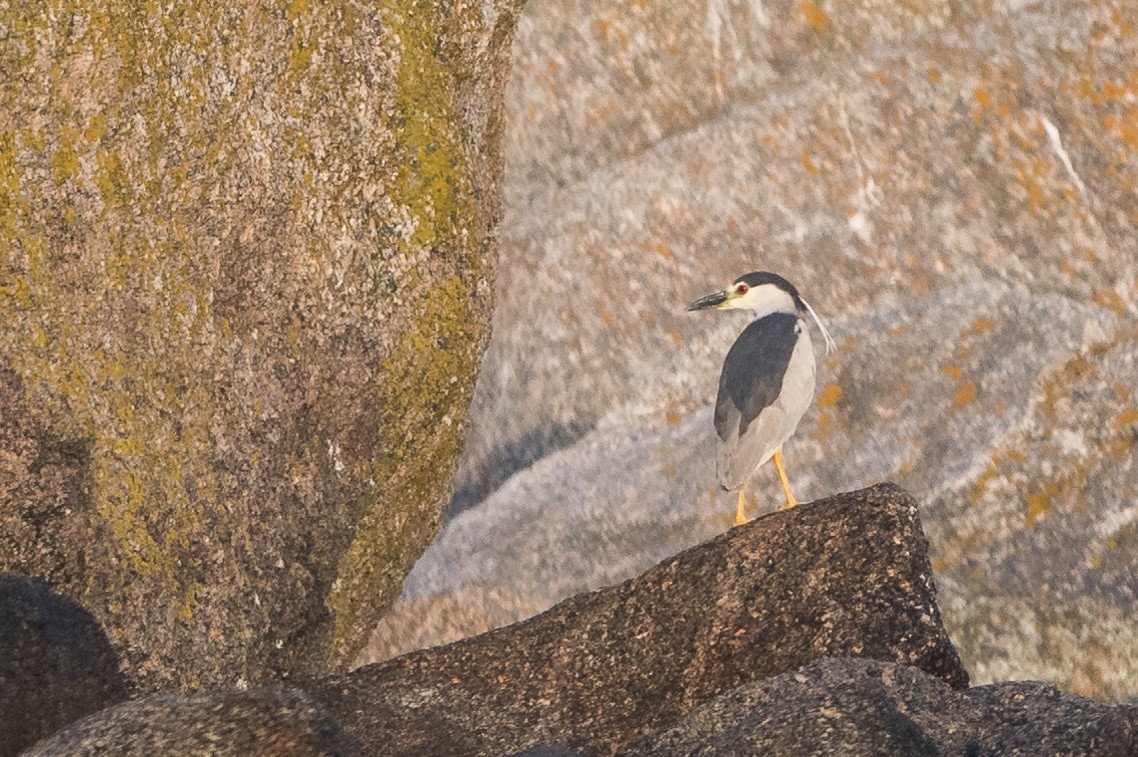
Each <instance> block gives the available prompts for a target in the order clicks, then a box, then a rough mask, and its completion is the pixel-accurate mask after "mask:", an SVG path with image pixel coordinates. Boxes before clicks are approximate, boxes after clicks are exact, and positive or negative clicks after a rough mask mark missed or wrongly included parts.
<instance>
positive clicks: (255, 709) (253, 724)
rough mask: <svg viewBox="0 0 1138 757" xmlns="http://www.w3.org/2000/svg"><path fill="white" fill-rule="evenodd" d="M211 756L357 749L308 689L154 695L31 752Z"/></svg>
mask: <svg viewBox="0 0 1138 757" xmlns="http://www.w3.org/2000/svg"><path fill="white" fill-rule="evenodd" d="M61 754H66V755H73V756H74V757H84V756H86V755H90V756H91V757H95V756H96V755H99V756H100V757H103V756H105V757H127V755H159V754H167V755H203V756H204V755H210V757H278V756H279V757H317V756H319V757H340V756H341V755H342V756H343V757H350V756H351V755H355V754H358V752H357V751H355V749H353V748H352V746H351V744H350V743H349V742H348V741H346V740H345V739H344V737H343V735H342V734H341V733H340V732H339V731H338V729H337V728H336V726H335V724H334V723H333V722H332V721H331V720H329V719H328V717H327V715H326V714H325V713H324V712H323V711H322V710H321V709H320V707H319V706H318V705H316V704H315V703H314V702H313V701H312V699H311V698H309V697H308V696H307V695H306V694H304V693H303V692H301V691H299V690H297V689H292V688H283V687H276V688H270V689H261V690H257V691H250V692H244V693H242V692H231V693H226V694H201V695H197V696H188V697H187V696H177V695H169V694H165V695H155V696H150V697H146V698H145V699H140V700H135V701H133V702H127V703H125V704H121V705H118V706H116V707H112V708H110V709H107V710H104V711H103V712H100V713H97V714H95V715H92V716H90V717H88V718H84V719H83V720H80V721H79V722H77V723H73V724H72V725H70V726H68V727H67V728H65V729H63V730H62V731H60V732H59V733H56V734H55V735H53V736H52V737H51V738H49V739H45V740H43V741H41V742H39V743H38V744H36V745H35V746H34V747H32V748H31V749H29V750H28V751H27V752H25V755H28V757H35V756H37V755H40V756H42V757H56V755H61Z"/></svg>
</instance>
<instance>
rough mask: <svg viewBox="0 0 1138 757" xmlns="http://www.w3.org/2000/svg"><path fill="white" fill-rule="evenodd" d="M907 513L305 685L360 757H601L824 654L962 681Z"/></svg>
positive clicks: (772, 538) (918, 535)
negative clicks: (583, 755)
mask: <svg viewBox="0 0 1138 757" xmlns="http://www.w3.org/2000/svg"><path fill="white" fill-rule="evenodd" d="M925 545H926V542H925V539H924V536H923V534H922V532H921V530H920V523H919V519H918V516H917V507H916V503H915V502H913V501H912V500H911V499H910V498H909V497H908V496H907V495H905V493H904V492H903V491H901V490H900V489H898V488H897V487H895V486H890V485H881V486H876V487H873V488H871V489H866V490H863V491H859V492H851V493H849V494H843V495H840V496H837V497H834V498H831V499H828V500H825V501H821V502H816V503H812V504H808V505H803V506H800V507H798V508H796V509H795V510H792V511H788V512H783V513H775V514H772V515H770V516H767V517H764V518H761V519H758V520H757V521H755V522H753V523H750V524H748V525H746V526H744V527H741V528H737V529H732V530H731V531H730V532H728V533H726V534H721V535H720V536H717V537H716V538H714V539H712V540H710V541H708V542H706V543H704V544H701V545H699V546H697V547H695V548H693V549H691V550H688V551H685V552H683V553H681V554H680V555H677V556H675V557H674V558H671V559H669V560H667V561H665V562H663V563H661V564H660V565H658V566H656V567H654V568H652V569H651V570H648V571H647V572H646V573H644V574H642V575H640V576H638V577H637V578H635V579H633V580H631V581H629V582H626V583H624V584H621V585H619V586H616V587H612V588H608V589H602V590H600V591H597V592H593V593H589V594H582V595H579V596H576V597H572V598H570V599H568V600H566V601H565V602H563V603H561V604H559V605H557V606H556V607H555V608H553V609H552V610H550V611H548V612H546V613H543V614H541V615H539V616H537V617H536V618H533V619H531V620H528V621H525V622H524V623H521V624H518V625H513V626H509V627H507V628H503V629H499V630H497V631H492V632H490V633H488V634H484V635H482V636H478V637H475V638H473V639H467V640H464V641H460V642H456V643H454V644H451V645H448V646H445V647H440V648H437V649H429V650H424V651H420V652H415V653H412V654H409V655H406V656H404V657H400V658H398V659H395V660H390V661H388V662H384V663H379V664H377V665H373V666H368V667H364V668H360V669H358V670H356V671H353V672H352V673H350V674H347V675H345V676H340V677H336V678H332V679H327V680H325V681H323V682H322V683H321V684H320V688H319V689H317V688H314V687H313V686H306V688H307V690H308V691H309V693H310V694H312V695H313V696H314V697H315V698H316V699H317V700H319V701H320V702H321V703H322V704H323V705H324V707H325V708H326V709H327V711H328V712H329V713H330V715H331V716H332V717H333V719H334V720H335V721H336V723H337V724H338V725H339V726H340V727H341V728H343V729H344V731H345V733H346V734H347V735H349V736H350V737H352V738H353V739H354V740H355V741H356V743H357V744H359V746H360V748H361V749H362V750H363V751H364V752H365V753H375V754H380V753H382V754H387V755H394V754H408V755H410V754H486V755H499V754H512V753H514V752H516V751H519V750H521V749H524V748H528V747H530V746H537V745H543V744H556V745H562V746H567V747H570V748H574V749H583V750H585V751H586V752H587V753H590V754H592V753H595V754H606V753H611V752H612V751H614V750H615V749H617V748H619V747H621V746H622V745H628V744H630V743H631V742H632V741H633V740H636V739H638V738H640V737H642V736H644V735H646V734H647V733H648V732H649V731H651V730H654V729H656V728H659V727H662V725H663V724H665V723H668V722H671V721H674V720H676V719H678V718H679V717H680V716H681V715H683V714H684V713H686V712H687V711H688V710H690V709H691V708H692V707H694V706H695V705H697V704H698V703H700V702H703V701H706V700H708V699H710V698H712V697H714V696H716V695H718V694H720V693H723V692H726V691H729V690H730V689H733V688H735V687H736V686H738V685H740V684H742V683H744V682H746V681H751V680H755V679H758V678H765V677H770V676H774V675H778V674H779V673H782V672H786V671H788V670H794V669H795V668H797V667H799V666H801V665H803V664H805V663H807V662H809V661H811V660H815V659H817V658H819V657H827V656H859V657H868V658H873V659H880V660H885V661H891V662H897V663H902V664H907V665H915V666H918V667H920V668H922V669H924V670H926V671H928V672H929V673H930V674H932V675H935V676H938V677H939V678H941V679H943V680H944V681H946V682H947V683H949V684H951V685H953V686H956V687H958V688H959V687H964V686H967V683H968V677H967V674H966V673H965V672H964V669H963V668H962V667H961V665H960V661H959V659H958V658H957V656H956V652H955V650H954V649H953V647H952V645H951V643H949V641H948V638H947V636H946V635H945V633H944V629H943V628H942V627H941V625H940V618H939V613H938V610H937V607H936V600H935V588H934V585H933V583H932V573H931V569H930V567H929V565H928V561H927V556H926V554H925Z"/></svg>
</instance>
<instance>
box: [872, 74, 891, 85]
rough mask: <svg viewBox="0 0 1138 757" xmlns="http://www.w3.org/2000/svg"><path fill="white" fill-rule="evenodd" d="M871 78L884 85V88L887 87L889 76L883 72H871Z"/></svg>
mask: <svg viewBox="0 0 1138 757" xmlns="http://www.w3.org/2000/svg"><path fill="white" fill-rule="evenodd" d="M873 78H875V79H877V81H879V82H881V83H882V84H884V85H886V86H888V85H889V75H888V74H887V73H885V72H884V71H874V72H873Z"/></svg>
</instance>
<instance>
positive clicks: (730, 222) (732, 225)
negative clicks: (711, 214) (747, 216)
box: [727, 216, 739, 231]
mask: <svg viewBox="0 0 1138 757" xmlns="http://www.w3.org/2000/svg"><path fill="white" fill-rule="evenodd" d="M727 228H729V229H731V231H738V230H739V219H738V218H736V217H735V216H727Z"/></svg>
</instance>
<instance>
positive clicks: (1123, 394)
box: [1111, 381, 1134, 403]
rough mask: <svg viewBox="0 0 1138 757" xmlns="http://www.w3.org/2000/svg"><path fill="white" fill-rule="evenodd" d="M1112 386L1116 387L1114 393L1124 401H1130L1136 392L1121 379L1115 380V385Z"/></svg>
mask: <svg viewBox="0 0 1138 757" xmlns="http://www.w3.org/2000/svg"><path fill="white" fill-rule="evenodd" d="M1111 388H1112V389H1114V393H1115V394H1116V395H1118V398H1119V399H1120V400H1122V401H1123V402H1124V403H1125V402H1129V401H1130V400H1131V399H1132V398H1133V397H1134V392H1133V391H1132V390H1131V389H1130V387H1128V386H1127V385H1126V384H1123V383H1122V382H1121V381H1116V382H1114V386H1112V387H1111Z"/></svg>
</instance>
